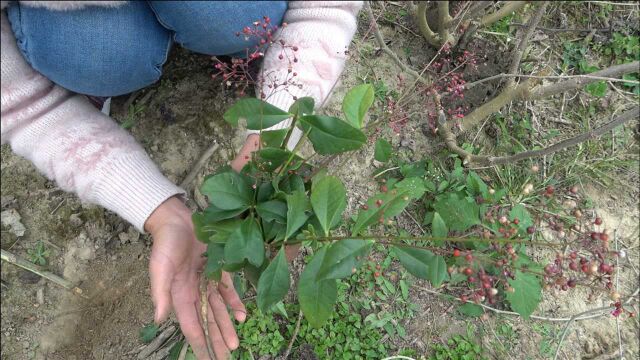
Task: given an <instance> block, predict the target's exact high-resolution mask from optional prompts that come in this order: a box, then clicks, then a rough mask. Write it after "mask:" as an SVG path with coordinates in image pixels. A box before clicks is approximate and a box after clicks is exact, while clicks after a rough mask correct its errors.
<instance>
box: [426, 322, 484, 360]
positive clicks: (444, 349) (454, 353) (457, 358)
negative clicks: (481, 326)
mask: <svg viewBox="0 0 640 360" xmlns="http://www.w3.org/2000/svg"><path fill="white" fill-rule="evenodd" d="M474 338H475V336H474V334H473V329H472V328H471V327H468V328H467V334H466V335H454V336H453V337H452V338H450V339H449V340H447V343H446V344H435V345H434V346H433V347H432V348H431V351H432V352H433V353H432V355H431V356H430V357H429V360H479V359H487V358H486V357H485V356H484V355H483V352H482V347H481V346H480V344H478V343H477V342H476V341H475V339H474Z"/></svg>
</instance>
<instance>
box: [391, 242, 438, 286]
mask: <svg viewBox="0 0 640 360" xmlns="http://www.w3.org/2000/svg"><path fill="white" fill-rule="evenodd" d="M393 249H394V252H395V254H396V256H397V257H398V259H400V263H401V264H402V265H403V266H404V267H405V269H407V271H408V272H409V273H411V275H413V276H415V277H418V278H420V279H426V280H429V281H431V283H432V284H433V286H434V287H438V286H440V284H441V283H442V281H443V280H444V279H445V278H446V277H447V276H448V274H447V264H446V263H445V262H444V258H443V257H442V256H440V255H434V254H433V253H432V252H431V251H429V250H424V249H414V248H410V247H406V246H394V247H393Z"/></svg>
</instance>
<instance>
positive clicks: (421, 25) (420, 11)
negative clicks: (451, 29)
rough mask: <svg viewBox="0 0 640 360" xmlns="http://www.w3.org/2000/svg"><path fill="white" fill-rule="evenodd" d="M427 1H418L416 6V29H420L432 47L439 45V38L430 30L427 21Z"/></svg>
mask: <svg viewBox="0 0 640 360" xmlns="http://www.w3.org/2000/svg"><path fill="white" fill-rule="evenodd" d="M428 5H429V3H428V2H427V1H420V2H419V3H418V7H417V8H416V12H415V19H416V22H417V23H418V29H420V33H421V34H422V36H424V38H425V39H426V40H427V42H428V43H429V44H431V45H432V46H434V47H440V39H439V38H438V35H436V33H434V32H433V30H431V28H430V27H429V24H428V23H427V6H428Z"/></svg>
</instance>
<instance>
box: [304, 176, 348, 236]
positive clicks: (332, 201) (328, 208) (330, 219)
mask: <svg viewBox="0 0 640 360" xmlns="http://www.w3.org/2000/svg"><path fill="white" fill-rule="evenodd" d="M311 206H312V207H313V212H314V213H315V215H316V217H317V218H318V221H319V222H320V225H322V230H324V234H325V236H329V231H330V230H331V229H332V228H333V227H335V226H336V225H338V222H340V218H341V215H342V212H343V211H344V209H345V208H346V207H347V191H346V190H345V188H344V185H342V182H341V181H340V180H338V178H336V177H333V176H324V177H322V178H320V179H319V180H318V181H314V182H313V193H312V194H311Z"/></svg>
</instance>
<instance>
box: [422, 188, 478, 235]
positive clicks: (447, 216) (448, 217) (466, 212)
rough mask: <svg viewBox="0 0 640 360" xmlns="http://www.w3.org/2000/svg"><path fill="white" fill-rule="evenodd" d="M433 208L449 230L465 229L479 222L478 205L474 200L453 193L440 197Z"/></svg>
mask: <svg viewBox="0 0 640 360" xmlns="http://www.w3.org/2000/svg"><path fill="white" fill-rule="evenodd" d="M433 208H434V209H435V210H436V211H437V212H438V213H439V214H440V216H441V217H442V220H444V222H445V224H447V225H448V226H449V230H451V231H465V230H467V229H468V228H470V227H471V226H473V225H476V224H480V207H479V206H478V204H476V202H475V201H469V200H467V199H464V198H460V197H459V196H458V195H456V194H455V193H448V194H447V196H446V197H442V198H440V199H439V200H438V201H437V202H436V203H435V204H434V205H433Z"/></svg>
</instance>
